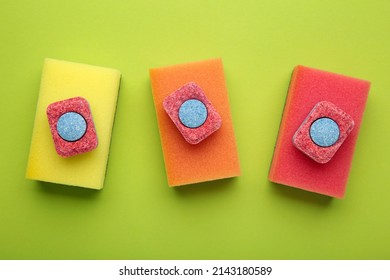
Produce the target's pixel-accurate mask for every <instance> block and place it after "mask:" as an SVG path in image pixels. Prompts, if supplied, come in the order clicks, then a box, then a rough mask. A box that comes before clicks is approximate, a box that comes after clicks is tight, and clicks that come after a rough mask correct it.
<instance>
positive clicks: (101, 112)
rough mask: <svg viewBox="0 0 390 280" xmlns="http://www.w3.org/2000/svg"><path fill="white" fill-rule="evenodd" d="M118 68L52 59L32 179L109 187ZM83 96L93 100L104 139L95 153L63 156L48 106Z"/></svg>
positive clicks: (46, 71)
mask: <svg viewBox="0 0 390 280" xmlns="http://www.w3.org/2000/svg"><path fill="white" fill-rule="evenodd" d="M120 76H121V74H120V72H119V71H118V70H114V69H109V68H103V67H97V66H91V65H85V64H79V63H74V62H67V61H61V60H54V59H46V60H45V63H44V67H43V73H42V80H41V88H40V92H39V98H38V104H37V110H36V115H35V123H34V129H33V135H32V141H31V147H30V155H29V158H28V164H27V171H26V177H27V178H28V179H33V180H40V181H47V182H53V183H59V184H65V185H73V186H79V187H85V188H92V189H101V188H103V184H104V178H105V174H106V167H107V160H108V154H109V149H110V142H111V131H112V126H113V122H114V117H115V110H116V103H117V97H118V90H119V84H120ZM77 96H81V97H83V98H85V99H86V100H87V101H88V102H89V106H90V109H91V113H92V116H93V120H94V123H95V127H96V132H97V136H98V142H99V144H98V146H97V148H96V149H95V150H93V151H91V152H87V153H84V154H80V155H77V156H73V157H69V158H63V157H61V156H59V155H58V154H57V153H56V149H55V146H54V142H53V138H52V135H51V132H50V127H49V123H48V119H47V116H46V108H47V107H48V105H50V104H51V103H53V102H56V101H60V100H65V99H68V98H72V97H77Z"/></svg>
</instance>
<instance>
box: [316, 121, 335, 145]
mask: <svg viewBox="0 0 390 280" xmlns="http://www.w3.org/2000/svg"><path fill="white" fill-rule="evenodd" d="M310 137H311V139H312V140H313V142H314V143H315V144H317V145H318V146H320V147H330V146H332V145H334V144H335V143H336V142H337V140H338V139H339V137H340V128H339V126H338V125H337V123H336V122H335V121H334V120H332V119H330V118H320V119H317V120H316V121H314V122H313V123H312V125H311V127H310Z"/></svg>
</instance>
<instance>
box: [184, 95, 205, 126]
mask: <svg viewBox="0 0 390 280" xmlns="http://www.w3.org/2000/svg"><path fill="white" fill-rule="evenodd" d="M179 119H180V121H181V123H182V124H183V125H185V126H186V127H189V128H197V127H200V126H201V125H202V124H204V122H205V121H206V119H207V108H206V106H205V105H204V104H203V103H202V102H201V101H199V100H197V99H188V100H186V101H185V102H184V103H183V104H181V106H180V109H179Z"/></svg>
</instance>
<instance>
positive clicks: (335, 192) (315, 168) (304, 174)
mask: <svg viewBox="0 0 390 280" xmlns="http://www.w3.org/2000/svg"><path fill="white" fill-rule="evenodd" d="M369 88H370V82H368V81H364V80H360V79H356V78H351V77H347V76H343V75H339V74H334V73H330V72H326V71H322V70H317V69H313V68H309V67H304V66H297V67H295V69H294V72H293V75H292V78H291V83H290V87H289V91H288V95H287V99H286V104H285V107H284V112H283V116H282V121H281V124H280V128H279V135H278V138H277V141H276V146H275V151H274V155H273V159H272V163H271V167H270V172H269V176H268V178H269V180H270V181H272V182H275V183H279V184H283V185H287V186H292V187H296V188H301V189H304V190H308V191H312V192H317V193H320V194H324V195H328V196H332V197H337V198H342V197H344V195H345V188H346V184H347V181H348V175H349V171H350V168H351V162H352V158H353V153H354V149H355V144H356V140H357V137H358V134H359V130H360V125H361V122H362V118H363V113H364V109H365V105H366V101H367V97H368V92H369ZM323 100H326V101H329V102H331V103H333V104H335V105H336V106H337V107H339V108H340V109H342V110H343V111H344V112H346V113H347V114H349V115H350V116H351V117H352V119H353V120H354V123H355V125H354V129H353V130H352V131H351V133H350V134H349V136H348V137H347V138H346V140H345V141H344V143H343V144H342V145H341V146H340V148H339V150H338V151H337V153H336V154H335V155H334V157H333V158H332V160H331V161H329V162H328V163H326V164H320V163H317V162H315V161H313V160H312V159H311V158H309V157H308V156H306V155H305V154H304V153H302V152H301V151H300V150H298V149H297V148H296V147H295V146H294V145H293V142H292V139H293V136H294V133H295V132H296V131H297V129H298V128H299V126H300V125H301V123H302V121H303V120H304V119H305V118H306V116H307V115H308V114H309V112H310V111H311V109H312V108H313V107H314V105H315V104H317V103H318V102H320V101H323Z"/></svg>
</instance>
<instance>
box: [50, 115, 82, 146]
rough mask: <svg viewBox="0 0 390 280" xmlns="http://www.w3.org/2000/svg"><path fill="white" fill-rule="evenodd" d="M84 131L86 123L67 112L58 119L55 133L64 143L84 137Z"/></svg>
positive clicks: (80, 116)
mask: <svg viewBox="0 0 390 280" xmlns="http://www.w3.org/2000/svg"><path fill="white" fill-rule="evenodd" d="M86 131H87V122H86V121H85V119H84V117H83V116H82V115H80V114H78V113H75V112H68V113H65V114H63V115H62V116H61V117H60V118H59V119H58V122H57V132H58V134H59V135H60V137H61V138H62V139H64V140H65V141H69V142H73V141H77V140H79V139H81V138H82V137H83V136H84V134H85V132H86Z"/></svg>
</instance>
